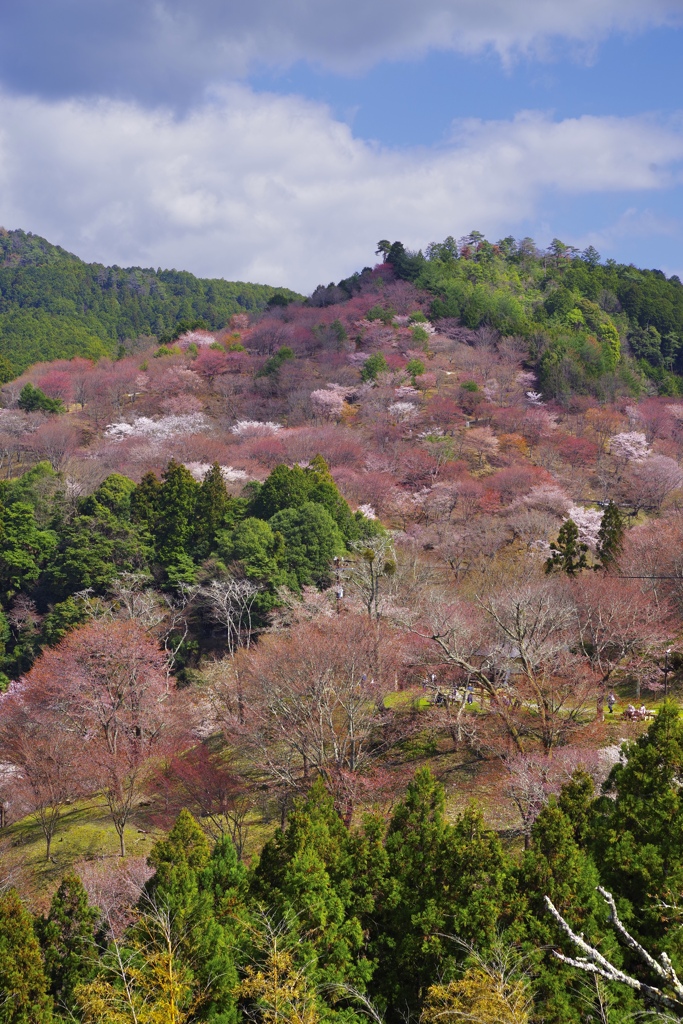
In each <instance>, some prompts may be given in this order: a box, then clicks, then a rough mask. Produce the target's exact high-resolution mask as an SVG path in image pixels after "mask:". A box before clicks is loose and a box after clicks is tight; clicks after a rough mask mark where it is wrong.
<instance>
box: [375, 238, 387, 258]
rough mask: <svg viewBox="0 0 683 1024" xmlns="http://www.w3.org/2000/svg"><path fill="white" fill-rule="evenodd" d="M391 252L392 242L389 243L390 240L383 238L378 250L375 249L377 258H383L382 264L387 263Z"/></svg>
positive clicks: (378, 244)
mask: <svg viewBox="0 0 683 1024" xmlns="http://www.w3.org/2000/svg"><path fill="white" fill-rule="evenodd" d="M390 251H391V242H390V241H389V239H388V238H383V239H381V241H379V242H378V243H377V248H376V249H375V256H381V257H382V262H383V263H386V261H387V256H388V255H389V253H390Z"/></svg>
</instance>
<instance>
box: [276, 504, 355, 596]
mask: <svg viewBox="0 0 683 1024" xmlns="http://www.w3.org/2000/svg"><path fill="white" fill-rule="evenodd" d="M270 526H271V529H272V530H273V531H275V532H276V533H279V534H280V536H281V537H283V539H284V542H285V552H284V563H285V565H286V567H287V569H288V570H289V571H290V572H291V573H292V574H293V576H294V577H295V578H296V580H297V582H298V583H299V585H300V586H306V585H307V584H310V583H314V584H315V585H316V586H320V587H324V586H329V585H330V582H331V576H330V566H331V564H332V559H333V558H334V556H335V555H341V554H343V553H344V551H345V545H344V538H343V536H342V534H341V533H340V531H339V528H338V527H337V524H336V523H335V521H334V519H333V518H332V516H331V515H330V513H329V512H328V511H327V509H326V508H325V507H324V506H323V505H320V504H318V503H316V502H314V501H307V502H305V503H304V504H303V505H301V506H300V507H299V508H285V509H282V511H281V512H277V513H276V514H275V515H274V516H273V517H272V518H271V520H270Z"/></svg>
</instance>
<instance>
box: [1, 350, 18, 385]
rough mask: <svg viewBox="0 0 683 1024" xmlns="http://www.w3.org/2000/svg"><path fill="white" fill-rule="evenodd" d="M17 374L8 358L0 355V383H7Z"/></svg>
mask: <svg viewBox="0 0 683 1024" xmlns="http://www.w3.org/2000/svg"><path fill="white" fill-rule="evenodd" d="M17 376H18V374H17V371H16V370H15V369H14V367H13V366H12V364H11V363H10V361H9V359H6V358H5V356H0V384H7V382H8V381H10V380H14V378H15V377H17Z"/></svg>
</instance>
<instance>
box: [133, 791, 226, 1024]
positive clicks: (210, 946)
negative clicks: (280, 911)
mask: <svg viewBox="0 0 683 1024" xmlns="http://www.w3.org/2000/svg"><path fill="white" fill-rule="evenodd" d="M149 863H150V864H151V865H152V866H153V867H155V868H156V874H155V875H154V877H153V878H152V879H151V880H150V882H149V883H148V886H147V889H146V892H145V893H144V894H143V896H142V898H141V901H140V905H141V909H142V910H143V911H144V910H145V909H146V908H147V906H148V905H149V904H151V905H152V906H154V907H158V908H161V909H163V911H164V912H166V913H167V914H168V915H169V917H170V919H171V920H172V922H173V930H174V933H175V934H176V935H177V936H178V938H177V945H176V952H177V955H178V956H179V958H180V960H181V962H182V963H183V964H184V966H185V967H187V968H189V969H190V970H191V972H192V976H193V979H194V982H195V986H196V988H197V989H198V990H199V992H200V993H201V996H200V1001H199V1006H200V1014H199V1019H200V1020H212V1021H216V1022H220V1024H230V1022H233V1021H235V1020H236V1007H235V998H234V993H235V989H236V987H237V980H238V978H237V971H236V967H235V953H236V949H235V938H236V935H237V934H238V933H239V927H238V925H237V923H236V921H235V919H234V917H233V914H234V911H235V910H236V909H237V910H239V909H240V904H241V901H242V898H243V895H244V888H245V884H244V883H245V873H244V870H243V869H242V868H241V866H240V865H239V864H238V863H237V859H236V857H235V855H234V850H233V851H232V852H230V851H229V849H228V845H227V841H224V842H222V843H219V844H217V846H216V848H215V849H214V851H213V854H212V853H211V848H210V846H209V844H208V842H207V839H206V836H205V835H204V833H203V832H202V830H201V828H200V827H199V825H198V824H197V822H196V821H195V820H194V818H193V817H192V815H191V814H190V813H189V811H186V810H183V811H181V812H180V815H179V816H178V819H177V821H176V823H175V825H174V826H173V828H172V829H171V831H170V833H169V834H168V836H167V837H166V838H165V839H162V840H160V841H159V842H157V843H155V845H154V847H153V848H152V852H151V854H150V857H149Z"/></svg>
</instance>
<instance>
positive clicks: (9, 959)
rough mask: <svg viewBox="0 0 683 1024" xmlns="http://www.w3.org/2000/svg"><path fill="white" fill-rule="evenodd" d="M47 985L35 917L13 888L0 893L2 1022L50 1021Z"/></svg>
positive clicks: (31, 1023) (45, 1023)
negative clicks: (34, 924)
mask: <svg viewBox="0 0 683 1024" xmlns="http://www.w3.org/2000/svg"><path fill="white" fill-rule="evenodd" d="M47 988H48V985H47V978H46V977H45V970H44V967H43V960H42V957H41V954H40V946H39V945H38V940H37V938H36V936H35V932H34V930H33V920H32V918H31V915H30V914H29V912H28V910H27V909H26V907H25V906H24V904H23V903H22V902H21V900H20V899H19V896H18V894H17V893H16V891H15V890H14V889H10V890H9V891H7V892H5V893H3V894H2V895H0V1024H49V1022H50V1021H51V1020H52V1000H51V999H50V996H49V995H48V991H47Z"/></svg>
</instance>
